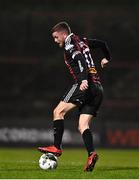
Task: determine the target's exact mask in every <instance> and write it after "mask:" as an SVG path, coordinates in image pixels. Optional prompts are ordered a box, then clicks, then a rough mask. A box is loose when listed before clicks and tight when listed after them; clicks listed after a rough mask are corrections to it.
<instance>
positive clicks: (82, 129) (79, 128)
mask: <svg viewBox="0 0 139 180" xmlns="http://www.w3.org/2000/svg"><path fill="white" fill-rule="evenodd" d="M88 128H89V126H88V125H87V124H84V123H83V124H79V126H78V130H79V132H80V133H81V134H83V132H84V131H85V130H86V129H88Z"/></svg>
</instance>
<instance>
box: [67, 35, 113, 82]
mask: <svg viewBox="0 0 139 180" xmlns="http://www.w3.org/2000/svg"><path fill="white" fill-rule="evenodd" d="M95 48H101V49H102V51H103V52H104V55H105V57H106V59H108V60H110V53H109V50H108V47H107V45H106V43H105V42H103V41H100V40H96V39H87V38H82V39H81V38H79V36H77V35H75V34H73V33H71V34H70V35H69V36H67V38H66V39H65V46H64V59H65V63H66V65H67V67H68V69H69V71H70V73H71V75H72V77H73V79H74V80H75V82H79V83H80V82H81V81H82V80H87V79H88V74H92V75H93V79H94V81H98V80H99V77H98V74H97V70H96V67H95V64H94V61H93V58H92V56H91V53H90V49H95Z"/></svg>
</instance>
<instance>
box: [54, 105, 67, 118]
mask: <svg viewBox="0 0 139 180" xmlns="http://www.w3.org/2000/svg"><path fill="white" fill-rule="evenodd" d="M64 116H65V112H64V110H62V109H60V108H55V109H54V111H53V117H54V118H59V119H62V118H64Z"/></svg>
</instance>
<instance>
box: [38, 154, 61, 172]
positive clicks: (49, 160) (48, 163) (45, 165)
mask: <svg viewBox="0 0 139 180" xmlns="http://www.w3.org/2000/svg"><path fill="white" fill-rule="evenodd" d="M39 166H40V168H41V169H43V170H48V169H49V170H52V169H56V168H57V166H58V159H57V157H56V156H55V155H54V154H52V153H46V154H43V155H41V157H40V159H39Z"/></svg>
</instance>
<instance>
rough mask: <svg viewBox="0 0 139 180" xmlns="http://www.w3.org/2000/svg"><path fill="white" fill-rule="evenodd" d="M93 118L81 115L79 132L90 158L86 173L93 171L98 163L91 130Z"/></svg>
mask: <svg viewBox="0 0 139 180" xmlns="http://www.w3.org/2000/svg"><path fill="white" fill-rule="evenodd" d="M92 118H93V116H92V115H89V114H81V115H80V118H79V131H80V133H81V135H82V138H83V141H84V144H85V147H86V149H87V151H88V158H87V163H86V165H85V168H84V171H92V170H93V168H94V166H95V163H96V161H97V160H98V155H97V153H96V152H95V150H94V145H93V137H92V134H91V132H90V129H89V124H90V123H91V121H92Z"/></svg>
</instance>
